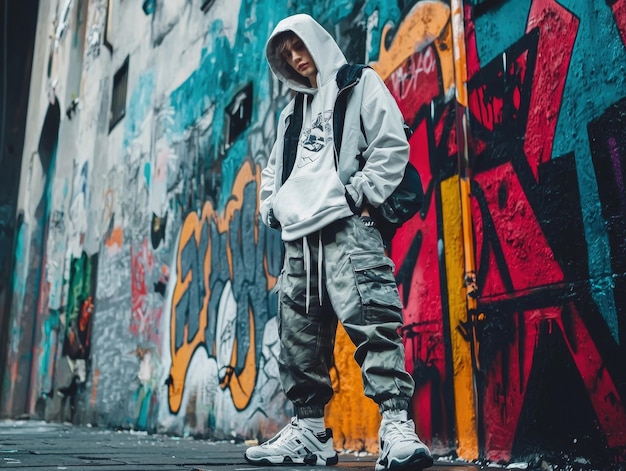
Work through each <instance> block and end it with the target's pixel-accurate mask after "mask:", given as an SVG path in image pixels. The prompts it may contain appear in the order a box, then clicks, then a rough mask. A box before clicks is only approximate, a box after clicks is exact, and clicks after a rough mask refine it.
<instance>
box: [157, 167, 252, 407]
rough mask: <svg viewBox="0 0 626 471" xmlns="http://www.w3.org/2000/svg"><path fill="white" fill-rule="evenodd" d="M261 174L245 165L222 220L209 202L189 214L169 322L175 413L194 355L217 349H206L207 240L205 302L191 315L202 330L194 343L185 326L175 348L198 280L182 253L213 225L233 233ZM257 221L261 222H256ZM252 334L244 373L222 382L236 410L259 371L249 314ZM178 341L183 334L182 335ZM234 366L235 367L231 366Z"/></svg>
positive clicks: (247, 396) (229, 251)
mask: <svg viewBox="0 0 626 471" xmlns="http://www.w3.org/2000/svg"><path fill="white" fill-rule="evenodd" d="M260 176H261V172H260V168H259V167H258V166H255V165H254V164H252V163H251V162H246V163H244V164H243V165H242V167H241V169H240V171H239V173H238V175H237V177H236V179H235V182H234V185H233V191H232V196H231V198H230V200H229V201H228V203H227V204H226V208H225V210H224V214H223V216H220V215H219V214H217V212H216V211H215V210H214V209H213V206H212V204H211V203H210V202H207V203H205V204H204V206H203V208H202V214H201V216H200V217H198V215H197V214H196V213H193V212H192V213H190V214H189V215H188V216H187V217H186V219H185V221H184V223H183V226H182V229H181V234H180V242H179V244H178V253H177V257H176V267H177V279H176V284H175V287H174V290H173V295H172V303H171V306H172V315H171V322H170V351H171V354H172V366H171V369H170V379H169V384H168V386H169V388H168V393H169V407H170V410H171V411H172V413H174V414H176V413H178V411H179V410H180V406H181V403H182V398H183V392H184V389H185V377H186V374H187V369H188V368H189V363H190V361H191V359H192V357H193V355H194V352H195V351H196V349H198V348H201V347H204V348H206V349H207V351H208V353H209V355H215V352H216V346H215V343H214V342H213V344H212V345H207V339H206V334H205V332H206V327H207V315H206V313H207V310H208V304H209V299H210V298H211V289H210V286H209V279H210V275H211V238H210V237H209V238H208V239H209V240H208V247H207V249H206V252H205V253H204V254H201V255H202V257H203V258H202V275H203V280H202V285H203V287H204V290H205V294H204V298H203V300H202V307H201V309H200V312H198V313H192V314H190V315H197V317H198V321H199V328H198V330H197V332H196V333H195V335H194V336H193V338H192V339H189V335H188V334H189V326H188V324H187V323H186V324H185V327H184V332H183V335H182V338H183V339H184V342H183V344H182V345H180V346H178V347H177V346H176V338H177V332H176V318H177V316H176V306H177V305H178V303H179V302H180V300H181V299H182V297H183V296H184V295H185V294H186V292H187V290H188V289H189V285H190V283H192V282H194V283H197V282H198V280H192V276H193V275H192V274H191V273H186V274H184V273H183V269H182V268H183V267H182V250H183V248H184V247H185V246H186V242H188V241H190V240H191V239H192V238H193V239H195V241H194V242H195V243H196V246H198V245H199V244H200V242H201V241H200V238H201V236H202V230H203V227H207V226H208V227H210V226H211V225H213V226H214V227H216V228H217V231H218V232H219V233H220V234H223V233H227V232H228V231H229V230H230V224H231V222H232V221H233V219H234V217H235V213H236V212H237V211H240V210H241V209H242V206H243V202H244V201H243V195H244V190H245V187H246V186H247V185H248V184H249V183H251V182H256V184H257V186H259V185H260V178H261V177H260ZM256 207H257V210H256V212H257V215H258V199H257V204H256ZM257 220H258V219H257ZM258 238H259V232H258V227H256V226H255V229H254V243H255V244H256V243H258ZM226 240H227V242H226V243H227V247H226V254H227V255H226V262H227V264H228V271H229V275H230V278H231V279H232V278H233V276H234V268H233V253H232V249H231V247H230V238H228V237H226ZM249 331H250V332H249V334H250V339H251V344H250V346H249V348H248V353H247V356H246V361H245V367H244V369H243V371H242V372H241V373H240V374H239V375H236V374H235V372H234V370H231V371H229V373H228V374H227V375H225V377H224V379H223V380H222V382H221V387H222V388H224V389H225V388H230V390H231V392H232V397H233V402H234V404H235V407H237V408H238V409H243V408H244V407H246V406H247V405H248V403H249V402H250V398H251V396H252V392H253V387H254V382H255V379H256V376H257V370H256V358H255V349H254V346H255V340H254V339H255V335H254V319H253V313H252V311H251V310H250V323H249ZM179 337H181V336H180V333H179ZM236 351H237V340H236V339H235V342H234V345H233V353H232V355H231V359H232V360H233V362H236V361H237V353H236ZM231 364H235V363H231Z"/></svg>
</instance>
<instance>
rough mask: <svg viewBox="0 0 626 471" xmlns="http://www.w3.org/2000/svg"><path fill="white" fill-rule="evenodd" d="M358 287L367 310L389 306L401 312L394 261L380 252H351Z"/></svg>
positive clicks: (377, 309)
mask: <svg viewBox="0 0 626 471" xmlns="http://www.w3.org/2000/svg"><path fill="white" fill-rule="evenodd" d="M350 262H351V263H352V269H353V271H354V277H355V280H356V287H357V290H358V292H359V296H360V298H361V304H362V305H363V308H364V314H365V315H366V317H367V313H366V312H365V311H369V310H370V309H369V308H374V309H375V310H376V311H380V308H388V309H391V310H393V311H396V312H399V311H401V310H402V302H401V301H400V294H399V293H398V286H397V285H396V279H395V277H394V275H393V262H392V261H391V259H390V258H389V257H386V256H385V255H384V254H381V253H378V252H357V253H353V254H350ZM379 320H383V321H384V319H379Z"/></svg>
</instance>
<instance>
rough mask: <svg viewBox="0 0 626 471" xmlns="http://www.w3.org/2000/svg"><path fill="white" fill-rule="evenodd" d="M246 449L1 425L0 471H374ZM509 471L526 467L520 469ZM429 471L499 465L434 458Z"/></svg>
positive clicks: (356, 462) (370, 463) (32, 424)
mask: <svg viewBox="0 0 626 471" xmlns="http://www.w3.org/2000/svg"><path fill="white" fill-rule="evenodd" d="M245 449H246V445H245V444H243V443H231V442H210V441H207V440H194V439H192V438H178V437H168V436H164V435H158V434H150V435H149V434H147V433H144V432H129V431H114V430H107V429H99V428H90V427H79V426H72V425H69V424H55V423H46V422H42V421H29V420H23V421H10V420H7V421H0V470H5V469H12V470H21V471H23V470H34V471H44V470H45V471H47V470H55V471H58V470H81V471H96V470H97V471H114V470H120V471H268V470H270V469H271V470H273V471H277V470H280V471H291V470H296V469H298V470H306V471H315V470H318V471H321V470H322V469H323V470H325V471H330V470H332V471H359V470H364V471H365V470H367V471H373V470H374V463H375V461H376V456H375V455H371V454H362V455H360V456H358V455H356V454H349V453H342V454H341V455H340V457H339V465H338V466H334V467H312V466H287V467H285V466H282V467H280V468H276V467H274V468H264V467H256V466H251V465H249V464H248V463H247V462H246V461H245V460H244V458H243V453H244V450H245ZM508 468H509V469H525V468H524V467H523V466H517V467H508ZM429 469H430V470H432V471H443V470H447V471H475V470H479V469H480V470H486V469H490V470H491V469H500V470H502V469H503V468H502V467H486V466H476V465H472V464H467V463H461V462H452V461H450V460H437V461H436V462H435V466H433V467H432V468H429Z"/></svg>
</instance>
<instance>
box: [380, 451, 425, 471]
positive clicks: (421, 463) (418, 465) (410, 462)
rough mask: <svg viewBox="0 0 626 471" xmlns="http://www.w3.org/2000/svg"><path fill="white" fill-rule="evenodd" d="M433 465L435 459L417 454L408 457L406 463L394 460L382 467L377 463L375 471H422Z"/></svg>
mask: <svg viewBox="0 0 626 471" xmlns="http://www.w3.org/2000/svg"><path fill="white" fill-rule="evenodd" d="M432 465H433V458H432V457H431V456H428V455H422V454H417V455H413V456H410V457H408V458H407V459H406V460H404V461H396V460H392V461H391V462H390V463H389V464H388V465H386V466H385V465H380V464H378V463H376V468H375V471H404V470H409V469H410V470H411V471H422V470H423V469H426V468H430V467H431V466H432Z"/></svg>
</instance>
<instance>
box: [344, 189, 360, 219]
mask: <svg viewBox="0 0 626 471" xmlns="http://www.w3.org/2000/svg"><path fill="white" fill-rule="evenodd" d="M346 201H347V202H348V206H349V207H350V211H352V212H353V213H354V214H356V215H359V214H361V207H360V206H357V204H356V201H354V198H353V197H352V195H351V194H350V192H349V191H348V188H347V187H346Z"/></svg>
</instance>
